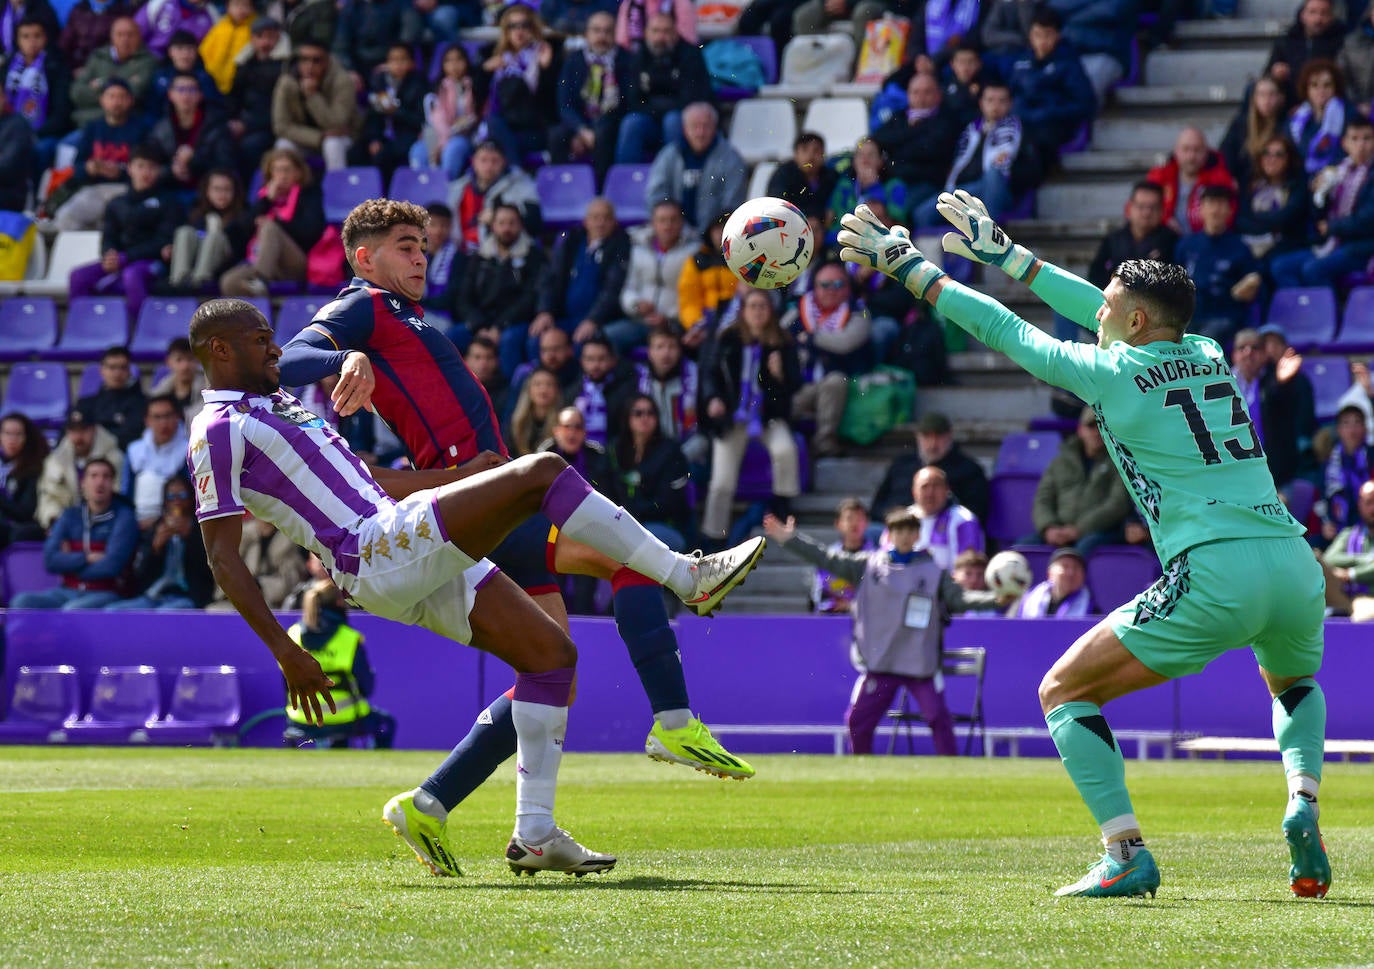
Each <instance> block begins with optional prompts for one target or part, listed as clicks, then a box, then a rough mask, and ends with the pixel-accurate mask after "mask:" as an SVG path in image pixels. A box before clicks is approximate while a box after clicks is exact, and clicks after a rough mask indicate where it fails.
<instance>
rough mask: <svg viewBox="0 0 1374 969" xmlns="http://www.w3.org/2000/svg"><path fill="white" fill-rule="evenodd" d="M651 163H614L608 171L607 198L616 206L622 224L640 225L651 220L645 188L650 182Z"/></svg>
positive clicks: (616, 212)
mask: <svg viewBox="0 0 1374 969" xmlns="http://www.w3.org/2000/svg"><path fill="white" fill-rule="evenodd" d="M650 167H651V166H649V165H612V166H611V168H610V171H608V172H606V192H605V195H606V198H607V200H609V201H610V203H611V204H612V205H614V206H615V217H616V219H617V220H618V221H619V222H620V224H621V225H639V224H641V223H643V222H648V221H649V206H648V205H647V204H645V201H644V194H645V188H646V186H648V184H649V168H650Z"/></svg>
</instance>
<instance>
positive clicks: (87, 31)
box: [57, 0, 134, 71]
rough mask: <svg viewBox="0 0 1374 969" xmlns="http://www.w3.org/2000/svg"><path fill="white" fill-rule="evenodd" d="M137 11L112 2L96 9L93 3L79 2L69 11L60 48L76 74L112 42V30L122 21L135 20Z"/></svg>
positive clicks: (82, 0)
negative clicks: (96, 51)
mask: <svg viewBox="0 0 1374 969" xmlns="http://www.w3.org/2000/svg"><path fill="white" fill-rule="evenodd" d="M133 15H134V8H133V6H132V5H131V4H128V3H125V2H124V0H110V2H109V3H104V4H101V5H100V7H99V9H96V4H95V3H93V2H92V0H79V2H78V3H77V4H76V5H74V6H73V7H72V8H71V9H70V10H68V11H67V23H66V26H64V27H63V28H62V36H61V39H60V40H58V42H57V46H58V47H59V48H60V49H61V51H62V57H63V59H65V60H66V62H67V63H68V64H69V65H70V66H71V69H72V70H73V71H79V70H81V68H83V67H85V66H86V58H88V57H90V56H91V52H92V51H94V50H95V49H96V48H98V47H104V46H106V45H107V44H109V42H110V28H111V27H113V26H114V22H115V21H116V20H118V19H119V18H120V17H132V16H133Z"/></svg>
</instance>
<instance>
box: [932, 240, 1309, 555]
mask: <svg viewBox="0 0 1374 969" xmlns="http://www.w3.org/2000/svg"><path fill="white" fill-rule="evenodd" d="M1031 289H1032V291H1033V292H1035V293H1036V295H1038V296H1040V297H1041V298H1042V299H1044V300H1045V301H1046V302H1047V303H1049V304H1050V306H1052V307H1053V308H1054V309H1056V310H1057V311H1059V312H1060V313H1062V314H1063V315H1065V316H1067V317H1068V318H1069V319H1071V320H1073V321H1074V322H1076V323H1078V324H1079V325H1080V326H1083V327H1085V328H1087V329H1089V330H1092V331H1093V332H1096V331H1097V320H1096V313H1097V310H1098V308H1099V307H1100V306H1101V305H1102V301H1103V297H1102V292H1101V290H1099V289H1098V288H1097V287H1095V286H1093V285H1092V284H1091V283H1088V282H1086V281H1084V280H1082V279H1079V278H1078V277H1076V276H1073V275H1072V274H1070V273H1066V272H1064V271H1062V270H1059V269H1056V268H1055V267H1053V266H1050V265H1044V266H1042V268H1041V270H1040V272H1039V273H1038V274H1037V276H1036V279H1035V281H1034V283H1033V285H1032V287H1031ZM936 307H937V308H938V309H939V310H940V312H942V313H944V314H945V315H946V316H947V317H949V318H950V319H951V320H953V321H954V322H956V323H958V324H959V325H960V326H962V327H963V328H964V329H966V330H968V331H969V332H970V333H972V334H973V335H974V336H975V337H977V338H978V339H979V340H981V341H982V342H983V343H985V344H986V345H987V346H988V347H990V348H992V349H993V350H1000V351H1001V352H1003V353H1005V354H1007V356H1009V357H1011V358H1012V359H1013V360H1014V361H1016V363H1018V364H1019V365H1020V366H1022V367H1024V368H1025V369H1026V370H1027V371H1029V372H1030V373H1031V374H1033V375H1035V376H1036V377H1039V378H1040V379H1041V380H1044V381H1047V382H1048V383H1051V384H1054V385H1055V386H1058V387H1063V388H1064V389H1065V390H1069V391H1072V392H1073V393H1075V394H1077V395H1078V396H1079V397H1081V398H1082V399H1083V400H1085V401H1087V402H1088V403H1089V404H1090V405H1091V406H1092V408H1093V410H1094V411H1096V412H1097V424H1098V427H1099V428H1101V430H1102V440H1103V441H1104V442H1105V443H1106V445H1107V451H1108V453H1109V454H1110V455H1111V459H1112V462H1113V463H1114V464H1115V465H1116V467H1117V470H1118V471H1120V472H1121V477H1122V479H1123V480H1124V481H1125V482H1126V486H1127V488H1129V489H1130V492H1131V496H1132V497H1133V498H1134V500H1135V504H1136V507H1137V508H1139V509H1140V514H1141V517H1142V518H1143V520H1144V521H1145V523H1146V524H1147V525H1148V526H1149V528H1150V533H1151V537H1152V538H1153V539H1154V545H1155V550H1156V551H1157V552H1158V554H1159V558H1160V561H1162V562H1166V563H1167V562H1169V561H1170V560H1171V559H1173V558H1174V557H1175V556H1176V555H1178V554H1179V553H1180V552H1185V551H1187V550H1188V549H1190V548H1192V547H1193V546H1195V545H1202V544H1203V543H1205V542H1216V541H1221V540H1224V539H1234V538H1263V537H1266V536H1271V537H1275V538H1278V537H1288V536H1293V535H1301V534H1303V533H1304V531H1305V529H1304V528H1303V526H1302V525H1299V524H1298V522H1297V521H1296V520H1295V519H1294V518H1293V516H1292V515H1290V514H1289V513H1288V509H1287V507H1286V506H1285V505H1284V504H1283V502H1282V501H1280V500H1279V496H1278V492H1277V490H1276V489H1275V487H1274V478H1273V476H1272V475H1271V474H1270V473H1269V465H1268V463H1267V462H1266V460H1265V456H1264V448H1263V447H1261V445H1260V442H1259V439H1258V437H1257V436H1256V434H1255V427H1254V424H1253V423H1251V420H1250V415H1249V412H1248V411H1247V410H1246V408H1245V401H1244V400H1243V399H1242V397H1241V396H1240V392H1239V390H1238V389H1237V387H1236V382H1235V379H1234V378H1233V377H1232V376H1231V368H1230V366H1229V365H1228V364H1227V362H1226V356H1225V353H1224V352H1223V351H1222V349H1221V347H1220V346H1219V345H1218V344H1217V343H1216V341H1214V340H1211V339H1209V338H1207V337H1204V336H1197V335H1193V334H1189V335H1185V336H1184V337H1183V340H1182V342H1181V343H1173V342H1158V343H1150V344H1147V345H1145V346H1138V347H1137V346H1131V345H1129V344H1127V343H1121V342H1117V343H1113V344H1112V345H1111V346H1109V347H1108V348H1107V349H1105V350H1102V349H1098V347H1096V346H1095V345H1092V344H1087V343H1068V342H1063V341H1060V340H1056V339H1054V338H1053V337H1050V336H1049V335H1047V334H1045V333H1044V332H1043V331H1041V330H1039V329H1038V328H1036V327H1034V326H1032V325H1031V324H1029V323H1027V322H1026V321H1025V320H1023V319H1021V318H1020V317H1018V316H1017V315H1016V314H1015V313H1013V312H1011V311H1010V310H1008V309H1007V308H1006V307H1004V306H1002V305H1001V304H1000V303H998V302H997V301H996V300H993V299H990V298H988V297H986V296H983V295H982V294H980V293H977V292H974V291H973V290H971V289H968V288H967V287H964V286H959V285H949V284H947V285H946V286H945V287H944V289H943V291H942V292H941V293H940V297H939V300H938V301H937V303H936Z"/></svg>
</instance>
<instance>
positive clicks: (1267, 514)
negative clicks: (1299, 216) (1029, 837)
mask: <svg viewBox="0 0 1374 969" xmlns="http://www.w3.org/2000/svg"><path fill="white" fill-rule="evenodd" d="M938 208H939V211H940V213H941V214H942V215H943V216H944V217H945V218H946V219H947V220H948V221H949V222H950V223H952V224H953V226H954V227H955V229H956V230H957V231H955V232H950V233H947V234H946V235H945V237H944V243H943V244H944V249H945V250H946V251H947V252H951V253H956V254H958V255H961V256H963V257H965V258H967V259H972V260H974V261H975V262H979V263H982V264H984V265H989V266H996V267H997V268H999V269H1001V270H1002V271H1003V272H1005V273H1007V274H1008V275H1010V276H1012V277H1013V278H1015V279H1018V280H1021V281H1023V282H1025V283H1027V284H1029V286H1030V288H1031V291H1032V292H1033V293H1035V294H1036V295H1037V296H1039V297H1040V298H1041V299H1043V300H1044V301H1045V302H1046V303H1048V304H1049V305H1050V306H1051V307H1053V308H1054V309H1055V310H1056V311H1058V312H1059V313H1061V314H1063V315H1064V316H1066V317H1068V318H1069V319H1071V320H1073V321H1074V322H1076V323H1078V324H1079V325H1080V326H1082V327H1085V328H1086V329H1088V330H1091V331H1093V332H1095V333H1096V334H1097V345H1096V346H1093V345H1091V344H1086V343H1066V342H1060V341H1058V340H1055V339H1053V338H1051V337H1050V336H1048V335H1047V334H1045V333H1043V332H1042V331H1041V330H1039V329H1037V328H1036V327H1033V326H1031V325H1030V324H1028V323H1027V322H1026V321H1024V320H1022V319H1020V318H1019V317H1017V316H1016V315H1015V314H1014V313H1012V312H1011V311H1010V310H1008V309H1006V308H1005V307H1004V306H1002V305H1001V304H1000V303H998V302H996V301H995V300H993V299H990V298H988V297H986V296H984V295H982V294H980V293H977V292H975V291H974V290H972V289H969V288H967V287H965V286H961V285H959V284H958V283H956V282H954V281H953V280H952V279H950V278H949V277H947V276H946V275H945V274H944V272H942V271H941V270H940V268H939V267H938V266H935V265H934V264H933V263H931V262H930V261H929V260H927V259H926V257H925V256H924V255H922V253H921V252H920V250H918V249H916V248H915V247H914V246H913V245H912V244H911V239H910V237H909V236H908V234H907V230H906V229H905V228H902V227H900V226H897V227H894V228H893V229H891V230H889V229H887V228H885V227H884V226H883V225H882V223H880V222H879V221H878V220H877V219H876V218H874V217H873V214H872V213H871V212H869V211H868V209H867V207H865V206H862V205H860V206H859V207H858V208H857V209H856V210H855V211H854V213H853V214H850V215H845V216H844V217H843V218H842V219H841V224H842V226H843V231H842V232H840V234H839V242H840V245H841V246H843V247H844V248H843V250H842V252H841V253H840V255H841V257H842V258H843V259H844V260H846V261H847V262H854V263H858V264H860V265H865V266H872V267H874V268H876V269H878V270H880V271H881V272H884V273H886V274H887V275H889V276H891V277H893V278H894V279H896V280H898V281H900V282H901V283H902V284H903V285H905V286H906V288H907V289H908V290H910V291H911V293H912V294H913V295H914V296H916V297H917V298H918V299H924V300H926V301H927V302H929V303H930V304H931V305H933V306H935V308H936V309H938V310H939V311H940V312H941V313H943V314H944V315H945V316H946V317H948V318H949V319H951V320H953V321H954V322H955V323H957V324H958V325H959V326H961V327H963V328H964V329H966V330H968V332H969V333H971V334H973V336H975V337H977V338H978V339H979V340H981V341H982V342H983V343H985V344H986V345H987V346H989V347H991V348H992V349H993V350H999V351H1002V352H1004V353H1006V354H1007V355H1008V356H1010V357H1011V358H1012V359H1013V360H1014V361H1016V362H1017V363H1018V364H1020V365H1021V366H1022V367H1024V368H1025V369H1026V370H1027V371H1029V372H1030V373H1031V374H1033V375H1034V376H1036V377H1039V378H1040V379H1041V380H1045V381H1048V382H1049V383H1052V384H1055V385H1057V386H1059V387H1063V388H1065V389H1066V390H1069V391H1072V392H1073V393H1075V394H1077V395H1078V396H1079V397H1081V398H1082V399H1083V400H1085V401H1087V402H1088V403H1089V404H1091V405H1092V407H1093V409H1094V410H1095V411H1096V413H1097V422H1098V426H1099V427H1100V428H1101V430H1102V439H1103V440H1104V441H1105V442H1106V444H1107V448H1108V453H1109V454H1110V455H1111V458H1112V461H1113V462H1114V463H1115V464H1116V466H1117V469H1118V470H1119V471H1120V472H1121V476H1122V478H1123V479H1124V480H1125V482H1126V486H1127V488H1128V489H1129V490H1130V492H1131V494H1132V496H1133V498H1134V500H1135V503H1136V505H1137V507H1138V508H1139V510H1140V514H1141V515H1142V516H1143V517H1144V520H1145V522H1146V523H1147V524H1148V525H1149V528H1150V532H1151V534H1152V535H1153V536H1154V539H1155V548H1156V549H1157V550H1158V552H1159V557H1160V560H1161V562H1163V563H1164V575H1163V577H1162V578H1160V579H1159V581H1158V582H1156V583H1155V584H1154V585H1152V586H1151V587H1150V588H1148V589H1146V590H1145V591H1144V592H1142V593H1140V595H1138V596H1136V598H1135V599H1134V600H1133V601H1131V602H1128V603H1127V604H1126V605H1124V606H1122V607H1120V608H1119V609H1117V610H1116V611H1115V612H1113V613H1112V614H1111V615H1109V616H1107V617H1106V618H1105V619H1103V620H1102V621H1101V622H1100V623H1098V624H1097V625H1096V626H1095V627H1093V629H1092V630H1091V631H1089V632H1088V633H1086V634H1085V635H1083V636H1082V637H1081V638H1079V639H1078V641H1077V642H1075V643H1074V644H1073V645H1072V646H1070V647H1069V649H1068V651H1067V652H1065V653H1064V655H1063V656H1061V657H1060V658H1059V660H1058V661H1057V662H1055V664H1054V666H1053V667H1051V668H1050V671H1049V672H1048V673H1047V674H1046V675H1045V678H1044V680H1042V681H1041V683H1040V704H1041V707H1042V709H1043V710H1044V713H1045V722H1046V723H1047V724H1048V725H1049V728H1050V735H1051V736H1052V737H1053V738H1054V743H1055V746H1056V747H1057V748H1058V749H1059V754H1060V756H1061V757H1062V758H1063V760H1064V767H1065V768H1066V769H1067V770H1068V772H1069V777H1070V778H1071V779H1072V780H1073V782H1074V785H1075V786H1076V787H1077V788H1078V792H1079V794H1080V795H1082V797H1083V800H1084V801H1085V802H1086V803H1087V805H1088V809H1089V810H1090V811H1091V812H1092V815H1093V818H1094V819H1095V820H1096V821H1097V823H1098V825H1099V826H1100V828H1101V830H1102V840H1103V843H1104V845H1105V846H1106V852H1105V854H1104V855H1103V856H1102V858H1101V859H1100V860H1099V861H1097V862H1096V863H1095V864H1094V865H1093V866H1092V867H1091V868H1090V869H1089V870H1088V873H1087V875H1085V876H1084V877H1083V878H1082V879H1080V880H1079V881H1077V882H1075V883H1073V884H1071V885H1066V886H1065V887H1063V888H1061V889H1059V891H1058V892H1057V893H1056V894H1058V895H1089V896H1117V895H1150V896H1152V897H1153V895H1154V894H1155V891H1156V890H1157V889H1158V887H1159V880H1160V879H1159V869H1158V868H1157V867H1156V865H1155V861H1154V858H1153V857H1152V856H1151V855H1150V852H1149V850H1148V849H1147V848H1146V847H1145V844H1144V840H1143V838H1142V836H1141V830H1140V824H1139V822H1137V820H1136V816H1135V811H1134V809H1133V808H1132V806H1131V799H1130V795H1129V794H1128V793H1127V791H1126V775H1125V763H1124V762H1123V760H1122V758H1121V752H1120V750H1119V749H1118V747H1117V745H1116V741H1115V739H1114V738H1113V736H1112V731H1111V728H1110V727H1109V726H1108V725H1107V721H1106V719H1105V718H1104V717H1103V716H1102V710H1101V708H1102V705H1103V704H1104V703H1106V702H1107V701H1109V700H1112V699H1114V698H1116V697H1119V696H1122V695H1124V694H1126V693H1130V692H1133V691H1135V690H1142V689H1145V688H1146V687H1151V686H1155V685H1156V684H1159V683H1163V682H1165V681H1166V680H1170V679H1173V678H1175V677H1179V676H1183V675H1186V674H1188V673H1195V672H1197V671H1199V670H1201V669H1202V668H1203V667H1205V666H1206V665H1207V664H1208V663H1209V662H1211V661H1212V660H1213V659H1215V658H1216V657H1217V656H1219V655H1221V654H1222V653H1223V652H1226V651H1227V650H1230V649H1238V648H1241V647H1244V646H1249V647H1250V648H1251V649H1252V650H1253V651H1254V654H1255V657H1256V659H1257V660H1258V662H1259V672H1260V676H1262V677H1263V678H1264V681H1265V684H1266V685H1267V686H1268V688H1269V692H1270V694H1271V695H1272V696H1273V698H1274V699H1273V722H1274V736H1275V737H1276V738H1277V739H1278V745H1279V750H1280V751H1281V752H1282V754H1283V765H1284V771H1285V773H1286V774H1287V777H1288V790H1289V800H1288V804H1287V809H1286V812H1285V814H1284V819H1283V833H1284V837H1285V839H1286V840H1287V842H1288V849H1289V854H1290V856H1291V866H1290V869H1289V885H1290V887H1291V888H1292V890H1293V892H1294V893H1295V894H1297V895H1302V896H1317V897H1321V896H1324V895H1325V894H1326V891H1327V887H1328V885H1329V884H1330V882H1331V868H1330V865H1329V863H1328V861H1327V857H1326V849H1325V846H1324V845H1323V844H1322V840H1321V835H1320V833H1319V831H1318V828H1317V788H1318V783H1319V781H1320V779H1321V770H1322V758H1323V753H1324V748H1325V733H1326V700H1325V697H1324V696H1323V694H1322V689H1321V687H1320V686H1318V685H1317V681H1316V680H1315V679H1313V676H1314V675H1315V674H1316V672H1317V669H1318V667H1319V666H1320V665H1321V658H1322V610H1323V605H1324V597H1323V582H1322V570H1321V567H1320V566H1319V565H1318V564H1317V562H1316V560H1315V559H1314V558H1313V556H1312V551H1311V549H1310V548H1308V546H1307V544H1306V543H1305V542H1304V541H1303V539H1302V537H1301V536H1302V534H1303V527H1302V526H1301V525H1299V524H1298V523H1297V521H1295V520H1294V518H1293V517H1292V516H1291V515H1290V514H1289V513H1288V510H1287V508H1285V507H1284V504H1283V502H1281V501H1280V500H1279V497H1278V494H1277V493H1276V491H1275V488H1274V481H1273V478H1272V477H1271V476H1270V474H1269V469H1268V465H1267V464H1266V462H1265V457H1264V449H1263V448H1262V447H1261V445H1260V441H1259V439H1258V437H1257V436H1256V434H1255V428H1254V425H1253V424H1252V423H1251V421H1250V416H1249V414H1248V413H1247V412H1246V409H1245V404H1244V401H1243V400H1242V398H1241V397H1240V395H1239V393H1238V391H1237V389H1236V384H1235V380H1234V379H1233V378H1232V376H1231V371H1230V368H1229V367H1228V366H1227V363H1226V358H1225V355H1224V353H1223V351H1222V349H1221V347H1220V346H1218V345H1217V344H1216V343H1215V342H1214V341H1213V340H1210V339H1208V338H1206V337H1202V336H1197V335H1193V334H1189V333H1188V332H1187V329H1188V323H1189V320H1190V318H1191V316H1192V313H1193V301H1194V288H1193V283H1192V280H1190V279H1189V278H1188V275H1187V273H1186V272H1185V271H1184V270H1183V268H1182V267H1180V266H1177V265H1172V264H1167V263H1161V262H1153V261H1147V260H1128V261H1126V262H1124V263H1122V264H1121V265H1120V266H1118V267H1117V268H1116V270H1115V272H1114V273H1113V274H1112V279H1111V281H1110V282H1109V283H1108V284H1107V288H1106V290H1105V291H1103V290H1099V289H1097V288H1096V287H1095V286H1093V285H1092V284H1090V283H1087V282H1085V281H1084V280H1082V279H1079V278H1078V277H1076V276H1074V275H1072V274H1071V273H1068V272H1065V271H1064V270H1062V269H1059V268H1057V267H1055V266H1052V265H1049V264H1048V263H1045V262H1042V261H1041V260H1039V259H1037V258H1035V256H1034V255H1032V254H1031V253H1030V252H1029V251H1028V250H1026V249H1025V248H1024V247H1022V246H1018V245H1015V244H1013V243H1012V242H1011V240H1010V239H1008V238H1007V236H1006V233H1004V232H1003V231H1002V229H1001V228H1000V227H998V226H997V225H996V224H995V223H994V222H993V221H992V220H991V219H990V218H989V217H988V215H987V212H986V210H985V209H984V208H983V205H982V203H981V202H980V201H978V199H976V198H974V197H973V196H970V195H968V194H966V193H963V192H957V193H955V194H953V195H951V194H944V195H941V196H940V200H939V203H938Z"/></svg>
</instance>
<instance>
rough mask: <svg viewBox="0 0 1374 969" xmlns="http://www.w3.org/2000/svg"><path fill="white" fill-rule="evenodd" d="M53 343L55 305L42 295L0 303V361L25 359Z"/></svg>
mask: <svg viewBox="0 0 1374 969" xmlns="http://www.w3.org/2000/svg"><path fill="white" fill-rule="evenodd" d="M56 342H57V304H56V303H54V302H53V301H52V300H50V299H49V298H48V297H46V296H15V297H13V298H12V299H6V300H0V360H27V359H29V358H30V357H34V356H37V355H39V354H44V353H46V352H47V351H48V350H51V349H52V345H53V344H54V343H56Z"/></svg>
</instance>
